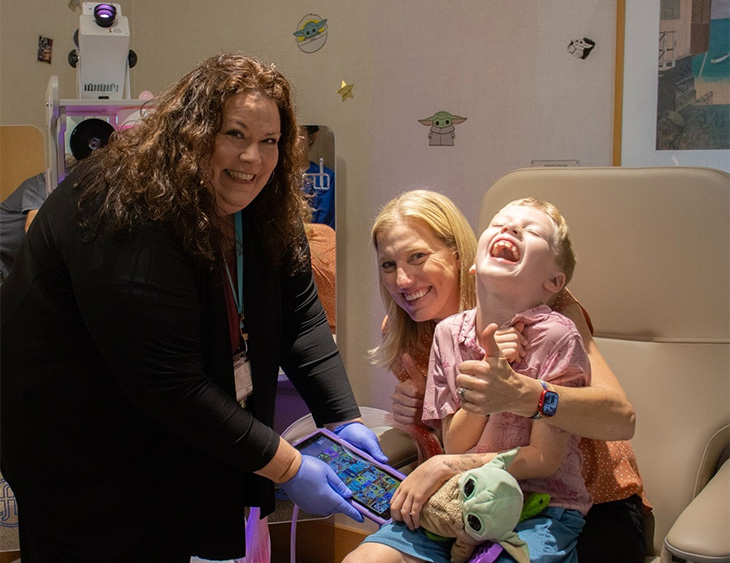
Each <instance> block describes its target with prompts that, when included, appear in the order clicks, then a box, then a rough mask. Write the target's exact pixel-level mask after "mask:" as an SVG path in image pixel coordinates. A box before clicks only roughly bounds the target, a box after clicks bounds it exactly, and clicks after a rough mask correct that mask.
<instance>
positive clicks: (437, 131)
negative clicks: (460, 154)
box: [418, 111, 466, 147]
mask: <svg viewBox="0 0 730 563" xmlns="http://www.w3.org/2000/svg"><path fill="white" fill-rule="evenodd" d="M464 121H466V117H459V116H458V115H451V114H450V113H449V112H448V111H439V112H436V113H434V114H433V115H432V116H431V117H429V118H427V119H419V120H418V122H419V123H421V124H423V125H426V126H428V127H431V129H430V130H429V132H428V139H429V141H428V144H429V146H432V147H453V146H454V137H455V136H456V133H455V132H454V131H455V130H456V128H455V127H454V126H455V125H458V124H459V123H464Z"/></svg>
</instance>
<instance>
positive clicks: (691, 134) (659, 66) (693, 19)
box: [614, 0, 730, 171]
mask: <svg viewBox="0 0 730 563" xmlns="http://www.w3.org/2000/svg"><path fill="white" fill-rule="evenodd" d="M619 10H620V12H621V15H623V18H621V17H620V18H619V24H620V25H621V24H623V26H622V29H623V35H624V42H623V47H624V52H623V60H622V61H621V63H622V64H618V63H619V60H618V57H617V77H616V78H617V85H621V88H617V109H618V110H619V111H617V115H616V119H617V120H620V124H617V135H618V134H619V133H620V144H618V145H617V147H615V149H616V150H615V152H618V154H619V158H618V159H617V158H615V159H614V164H620V165H622V166H672V165H675V166H707V167H711V168H718V169H721V170H725V171H730V35H729V34H728V29H729V28H728V23H729V22H730V0H645V1H643V2H625V0H619ZM621 19H623V21H621ZM726 55H727V56H726ZM619 96H620V98H619ZM617 141H618V139H617Z"/></svg>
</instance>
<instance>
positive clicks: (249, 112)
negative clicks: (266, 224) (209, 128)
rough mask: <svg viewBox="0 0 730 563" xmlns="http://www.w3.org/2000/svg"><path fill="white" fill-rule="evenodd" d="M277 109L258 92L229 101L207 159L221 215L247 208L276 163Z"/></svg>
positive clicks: (279, 122) (279, 127)
mask: <svg viewBox="0 0 730 563" xmlns="http://www.w3.org/2000/svg"><path fill="white" fill-rule="evenodd" d="M280 137H281V119H280V117H279V108H278V107H277V105H276V103H275V102H274V101H273V100H272V99H271V98H269V97H267V96H265V95H264V94H261V93H260V92H253V91H252V92H243V93H241V94H235V95H234V96H232V97H231V98H229V99H228V101H227V102H226V104H225V106H224V108H223V116H222V122H221V128H220V131H219V132H218V134H217V135H216V137H215V144H214V148H213V154H212V155H211V157H210V164H209V167H208V168H209V172H208V174H209V178H210V184H211V185H212V186H213V189H214V190H215V193H216V204H217V206H218V212H219V213H220V215H231V214H233V213H236V212H238V211H240V210H241V209H243V208H244V207H246V206H247V205H248V204H249V203H251V202H252V201H253V200H254V198H255V197H256V196H257V195H258V194H259V193H260V192H261V190H262V189H263V188H264V186H265V185H266V183H267V182H268V181H269V178H270V177H271V173H272V172H273V171H274V168H276V164H277V162H278V160H279V146H278V142H279V138H280Z"/></svg>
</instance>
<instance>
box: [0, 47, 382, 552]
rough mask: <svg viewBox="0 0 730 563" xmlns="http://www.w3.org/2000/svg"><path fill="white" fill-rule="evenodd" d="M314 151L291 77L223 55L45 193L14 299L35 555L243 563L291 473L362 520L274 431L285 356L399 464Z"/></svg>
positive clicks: (291, 371) (10, 379) (9, 401)
mask: <svg viewBox="0 0 730 563" xmlns="http://www.w3.org/2000/svg"><path fill="white" fill-rule="evenodd" d="M303 155H304V151H303V144H302V141H301V139H300V138H299V134H298V128H297V123H296V117H295V113H294V105H293V99H292V91H291V86H290V84H289V82H288V81H287V79H286V78H285V77H283V76H282V75H281V74H280V73H279V72H278V71H277V69H276V68H275V67H274V66H273V65H268V64H263V63H261V62H259V61H257V60H255V59H252V58H250V57H246V56H242V55H221V56H217V57H212V58H210V59H208V60H206V61H204V62H203V63H202V64H201V65H200V66H198V67H197V68H196V69H195V70H193V71H192V72H190V73H189V74H188V75H187V76H185V77H184V78H182V79H181V80H180V81H179V82H178V83H177V84H175V85H174V86H172V87H171V88H169V89H168V90H167V91H166V92H164V93H163V94H162V95H160V96H159V97H158V98H156V99H155V100H154V101H153V109H152V110H151V111H150V112H148V115H147V116H146V117H145V118H144V119H143V120H142V121H141V123H139V124H138V125H137V126H135V127H134V128H132V129H129V130H126V131H124V132H123V133H120V134H118V135H117V136H116V138H114V139H112V141H111V142H110V143H109V145H108V146H106V147H104V148H102V149H99V150H97V151H95V152H94V153H93V154H92V156H91V157H89V158H88V159H86V160H84V161H83V162H82V163H80V164H79V165H78V166H77V167H76V168H75V169H74V171H73V172H72V174H71V175H70V176H69V177H68V178H67V179H66V180H65V181H64V182H62V183H61V184H60V185H59V186H58V188H56V189H55V190H54V191H53V192H52V193H51V195H50V196H49V197H48V199H47V201H46V203H45V204H44V205H43V207H42V209H41V210H40V211H39V213H38V215H37V217H36V219H35V221H34V223H33V227H32V229H31V230H30V232H29V234H28V237H27V241H26V243H25V244H24V246H23V248H22V250H21V251H20V253H19V255H18V258H17V261H16V265H15V267H14V269H13V272H12V274H11V275H10V276H9V277H8V279H7V280H6V282H5V283H4V284H3V285H2V295H1V307H2V309H1V310H2V350H1V353H2V471H3V475H4V476H5V477H6V479H7V480H8V482H9V484H10V485H11V487H12V488H13V490H14V492H15V495H16V499H17V502H18V507H19V521H20V537H21V553H22V557H23V561H24V562H35V561H42V562H46V561H61V560H63V561H74V562H83V561H89V562H91V561H93V562H105V561H108V562H112V561H114V562H117V561H119V562H121V561H134V562H143V561H149V562H152V561H155V562H157V561H166V562H167V561H180V562H182V561H186V562H187V561H189V558H190V556H191V555H199V556H202V557H206V558H210V559H229V558H233V557H241V556H243V555H244V532H243V530H244V507H251V506H260V507H261V513H262V514H263V515H265V514H268V513H270V512H271V511H272V510H273V486H274V483H281V484H282V485H281V486H282V488H283V489H284V490H285V491H286V492H287V493H288V494H289V496H290V497H291V498H292V500H294V501H295V502H296V503H297V504H299V505H300V506H302V508H304V509H305V510H307V511H309V512H315V513H319V514H329V513H331V512H344V513H347V514H349V515H350V516H352V517H354V518H356V519H361V517H360V516H359V514H358V513H357V512H356V511H355V510H354V509H353V508H352V506H350V505H349V504H348V503H347V502H346V500H345V498H343V495H344V497H346V496H348V495H349V492H348V491H347V488H346V487H345V486H344V484H342V482H341V481H339V479H338V478H337V476H336V475H335V474H334V472H333V471H332V470H331V469H330V468H329V467H328V466H327V465H325V464H324V463H323V462H321V461H320V460H318V459H315V458H311V457H308V456H301V455H300V454H299V453H298V452H297V451H296V450H295V449H294V448H292V447H291V446H290V445H289V444H287V443H286V442H285V441H284V440H282V439H281V438H280V437H279V436H278V435H277V434H276V433H275V432H274V431H273V430H272V429H271V425H272V422H273V416H274V400H275V395H276V385H277V379H278V370H279V366H281V367H283V368H284V370H285V371H286V373H287V375H288V376H289V378H290V379H291V380H292V381H293V383H294V384H295V386H296V387H297V389H298V390H299V392H300V394H301V395H302V397H303V398H304V399H305V401H306V402H307V404H308V406H309V407H310V409H311V410H312V412H313V414H314V418H315V420H316V421H317V423H318V424H319V425H327V426H329V427H331V428H335V427H337V428H338V429H340V428H342V430H340V432H341V434H340V435H341V436H342V437H343V438H344V439H347V440H350V441H352V442H353V443H355V444H357V445H359V446H360V447H363V448H365V449H366V450H368V451H370V452H372V453H373V454H374V455H376V456H378V457H381V456H382V453H381V452H380V451H379V447H378V444H377V439H375V437H374V435H373V434H372V432H370V431H369V430H368V429H366V428H365V427H364V426H363V425H362V424H360V423H359V419H358V417H359V410H358V407H357V405H356V403H355V400H354V398H353V395H352V391H351V389H350V386H349V384H348V382H347V377H346V375H345V372H344V369H343V365H342V361H341V359H340V356H339V354H338V352H337V349H336V347H335V345H334V342H333V339H332V336H331V334H330V331H329V328H328V325H327V320H326V317H325V314H324V311H323V309H322V306H321V305H320V302H319V300H318V298H317V291H316V286H315V285H314V283H313V281H312V273H311V266H310V262H309V250H308V247H307V242H306V237H305V235H304V230H303V227H302V223H301V219H300V215H299V211H300V208H301V205H302V204H303V203H302V200H301V187H300V177H299V171H300V169H301V163H302V158H303ZM353 421H354V422H355V424H346V425H344V424H342V423H344V422H353Z"/></svg>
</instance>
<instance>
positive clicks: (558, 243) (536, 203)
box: [505, 197, 577, 285]
mask: <svg viewBox="0 0 730 563" xmlns="http://www.w3.org/2000/svg"><path fill="white" fill-rule="evenodd" d="M512 205H522V206H524V207H532V208H534V209H538V210H540V211H542V212H543V213H544V214H545V215H547V216H548V217H550V219H551V220H552V222H553V224H554V225H555V237H553V240H552V241H551V244H552V247H553V250H555V262H556V263H557V265H558V268H560V270H561V271H562V272H563V273H564V274H565V285H568V284H569V283H570V280H571V279H572V278H573V272H574V271H575V264H576V262H577V259H576V256H575V252H574V251H573V243H572V241H571V240H570V232H569V230H568V224H567V223H566V222H565V218H564V217H563V216H562V215H561V214H560V211H558V208H557V207H555V206H554V205H553V204H552V203H550V202H547V201H540V200H538V199H535V198H534V197H523V198H522V199H516V200H515V201H512V202H510V203H508V204H507V205H505V208H507V207H510V206H512Z"/></svg>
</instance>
